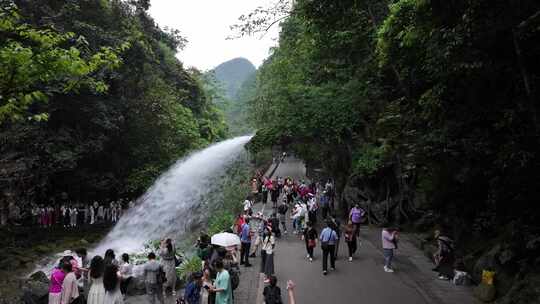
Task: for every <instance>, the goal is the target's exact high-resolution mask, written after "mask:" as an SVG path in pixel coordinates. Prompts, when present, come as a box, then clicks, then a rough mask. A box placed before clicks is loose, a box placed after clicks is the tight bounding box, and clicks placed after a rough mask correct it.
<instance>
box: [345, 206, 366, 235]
mask: <svg viewBox="0 0 540 304" xmlns="http://www.w3.org/2000/svg"><path fill="white" fill-rule="evenodd" d="M365 213H366V212H365V211H364V209H362V208H360V204H358V203H356V204H355V205H354V207H353V208H351V211H350V212H349V220H350V221H351V223H352V224H353V226H354V233H355V234H356V237H359V236H360V224H361V223H362V219H363V217H364V214H365Z"/></svg>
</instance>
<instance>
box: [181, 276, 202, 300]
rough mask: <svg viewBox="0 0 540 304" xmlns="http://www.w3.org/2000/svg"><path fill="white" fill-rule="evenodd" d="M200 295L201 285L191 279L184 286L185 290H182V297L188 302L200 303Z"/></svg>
mask: <svg viewBox="0 0 540 304" xmlns="http://www.w3.org/2000/svg"><path fill="white" fill-rule="evenodd" d="M200 296H201V287H200V286H199V285H197V283H195V282H193V281H192V282H190V283H189V284H188V285H187V286H186V290H185V292H184V298H185V299H186V301H187V302H188V304H200Z"/></svg>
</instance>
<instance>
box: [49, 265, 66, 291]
mask: <svg viewBox="0 0 540 304" xmlns="http://www.w3.org/2000/svg"><path fill="white" fill-rule="evenodd" d="M65 277H66V274H65V273H64V272H63V271H62V270H61V269H58V268H55V269H54V270H53V272H52V274H51V284H50V285H49V293H60V292H61V291H62V283H63V282H64V278H65Z"/></svg>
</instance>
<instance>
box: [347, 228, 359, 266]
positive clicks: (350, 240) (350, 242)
mask: <svg viewBox="0 0 540 304" xmlns="http://www.w3.org/2000/svg"><path fill="white" fill-rule="evenodd" d="M344 234H345V242H347V248H348V249H349V262H352V260H353V255H354V254H355V253H356V249H357V248H358V244H357V241H356V238H357V235H356V230H355V227H354V225H353V223H352V221H350V220H349V222H348V223H347V226H346V227H345V233H344Z"/></svg>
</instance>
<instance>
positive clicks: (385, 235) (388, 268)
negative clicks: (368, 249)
mask: <svg viewBox="0 0 540 304" xmlns="http://www.w3.org/2000/svg"><path fill="white" fill-rule="evenodd" d="M381 239H382V248H383V256H384V271H385V272H394V270H393V269H392V260H393V258H394V249H396V248H397V246H396V244H397V240H398V233H397V230H394V229H391V228H388V227H387V228H383V230H382V233H381Z"/></svg>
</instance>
